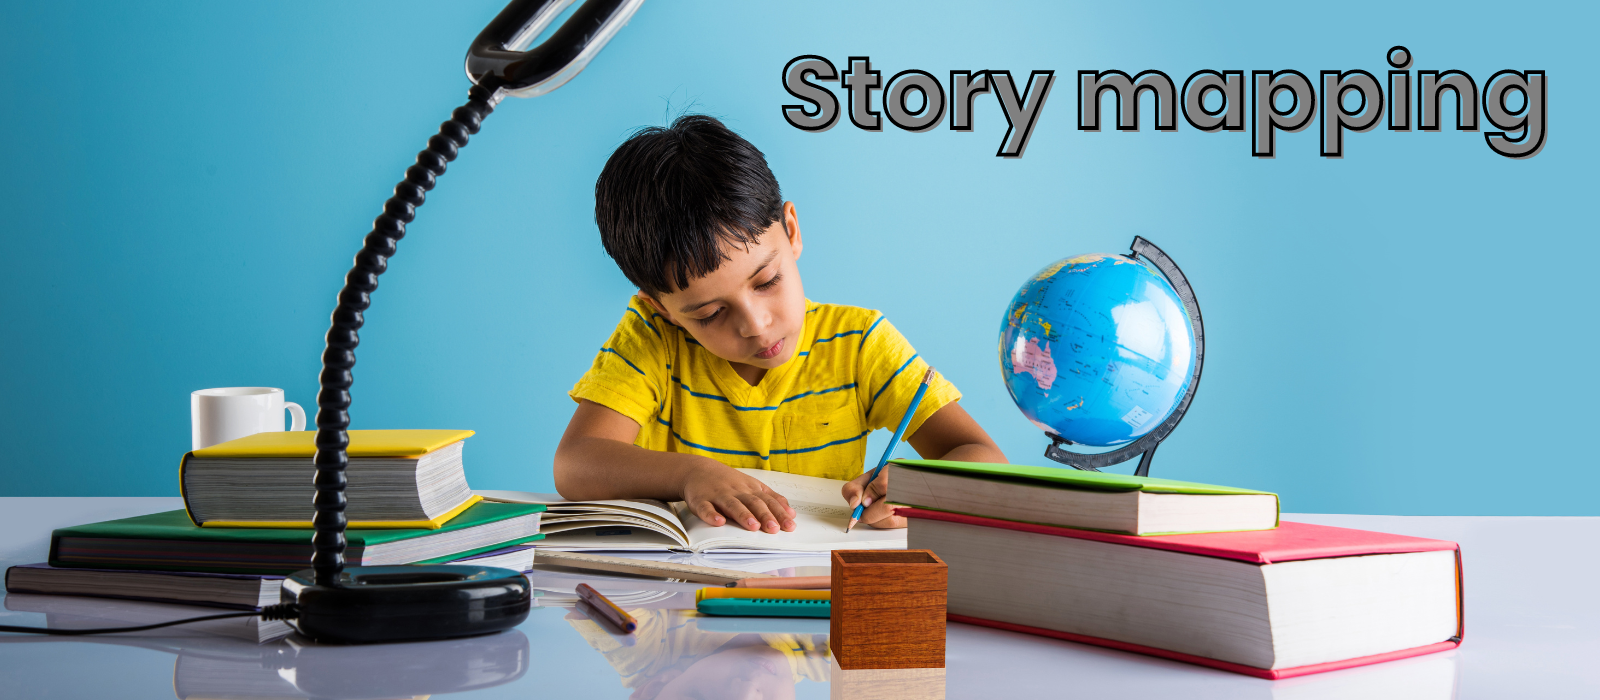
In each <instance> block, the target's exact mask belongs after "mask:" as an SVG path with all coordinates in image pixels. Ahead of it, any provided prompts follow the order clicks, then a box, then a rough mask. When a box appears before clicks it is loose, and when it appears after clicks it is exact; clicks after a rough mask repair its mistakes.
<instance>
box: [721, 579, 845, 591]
mask: <svg viewBox="0 0 1600 700" xmlns="http://www.w3.org/2000/svg"><path fill="white" fill-rule="evenodd" d="M724 585H726V586H727V587H728V588H787V589H791V590H817V589H822V588H830V587H832V586H833V578H832V577H829V576H790V577H787V578H785V577H781V576H765V577H762V578H746V579H739V580H738V581H734V582H733V583H729V584H724Z"/></svg>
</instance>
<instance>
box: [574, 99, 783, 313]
mask: <svg viewBox="0 0 1600 700" xmlns="http://www.w3.org/2000/svg"><path fill="white" fill-rule="evenodd" d="M782 218H783V194H782V193H781V192H780V191H779V189H778V180H777V178H774V177H773V176H772V170H771V169H769V168H768V167H767V159H766V157H765V156H763V155H761V151H759V150H756V147H755V146H752V145H750V142H749V141H746V140H744V139H743V138H740V136H739V135H738V134H735V133H733V131H731V130H730V129H728V127H726V126H723V124H722V122H720V121H717V120H716V119H714V118H712V117H708V116H705V115H703V114H689V115H684V116H681V117H678V118H677V119H676V120H674V121H673V122H672V125H671V126H668V127H665V128H662V127H659V126H653V127H647V128H644V129H640V130H639V131H637V132H634V134H633V136H630V137H629V138H628V140H627V141H625V142H624V143H623V144H622V145H621V146H618V147H617V150H616V152H615V153H612V154H611V158H610V160H607V161H606V167H605V168H604V169H603V170H601V171H600V179H599V180H597V181H596V182H595V184H594V221H595V224H597V225H599V227H600V242H601V243H603V244H604V245H605V248H606V253H607V254H609V255H610V256H611V259H612V260H615V261H616V262H617V267H620V268H622V274H624V275H626V276H627V277H628V281H630V282H632V283H633V284H634V285H635V286H637V287H638V288H639V289H640V291H643V292H645V293H646V294H653V295H654V294H661V293H664V292H671V291H676V290H680V289H683V288H685V287H688V286H689V280H691V279H695V278H698V277H703V276H705V275H707V274H710V273H711V272H713V271H715V270H716V269H717V268H719V267H721V266H722V263H723V261H725V260H727V259H728V256H727V255H726V254H725V253H724V252H723V251H724V249H725V248H726V247H727V246H732V245H748V244H752V243H755V242H757V241H758V240H759V238H760V236H761V234H762V233H763V232H765V231H766V229H767V227H769V226H771V225H772V224H774V223H776V222H778V221H780V220H781V219H782Z"/></svg>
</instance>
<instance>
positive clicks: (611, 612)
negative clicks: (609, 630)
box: [578, 583, 639, 634]
mask: <svg viewBox="0 0 1600 700" xmlns="http://www.w3.org/2000/svg"><path fill="white" fill-rule="evenodd" d="M578 598H579V599H580V600H582V601H583V602H585V603H588V604H589V607H591V608H593V609H594V610H595V612H598V613H600V616H601V617H604V618H606V621H607V622H610V623H611V624H613V625H616V626H617V629H620V630H622V631H623V632H626V633H628V634H633V631H634V630H636V629H639V623H638V621H636V620H634V619H633V616H632V615H629V614H628V612H627V611H626V610H623V609H622V608H619V607H617V604H616V603H613V602H611V600H610V599H609V598H607V597H605V596H603V595H600V591H597V590H595V589H594V588H593V587H591V586H590V585H589V584H587V583H580V584H578Z"/></svg>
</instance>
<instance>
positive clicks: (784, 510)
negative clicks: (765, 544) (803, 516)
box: [761, 491, 795, 532]
mask: <svg viewBox="0 0 1600 700" xmlns="http://www.w3.org/2000/svg"><path fill="white" fill-rule="evenodd" d="M761 496H762V498H765V499H767V508H768V509H770V510H771V511H772V514H773V515H775V516H777V519H778V529H780V530H783V531H784V532H792V531H794V527H795V525H794V508H792V507H790V506H789V499H787V498H784V497H783V495H782V494H779V493H777V492H774V491H767V492H765V493H762V494H761Z"/></svg>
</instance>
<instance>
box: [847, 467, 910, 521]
mask: <svg viewBox="0 0 1600 700" xmlns="http://www.w3.org/2000/svg"><path fill="white" fill-rule="evenodd" d="M871 474H872V472H871V471H868V472H867V473H866V474H862V475H861V476H858V477H856V478H854V479H851V480H850V481H848V482H846V483H845V485H844V487H843V488H841V489H839V491H840V493H841V494H842V495H844V501H845V503H848V504H850V512H852V513H853V512H855V509H856V504H857V503H860V502H861V500H862V498H863V494H862V493H861V490H862V488H863V487H865V488H866V494H865V495H864V497H865V498H866V503H867V509H866V510H864V511H862V512H861V522H863V523H866V524H868V525H871V526H873V527H877V528H885V529H889V528H897V527H905V526H906V519H905V518H902V517H900V516H898V515H895V514H894V512H893V509H892V508H890V507H889V501H888V499H886V498H884V496H885V495H887V494H888V493H889V470H888V469H885V470H883V471H882V472H881V473H880V474H879V475H878V479H877V481H874V482H872V483H871V484H870V485H869V484H867V477H868V476H869V475H871Z"/></svg>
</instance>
